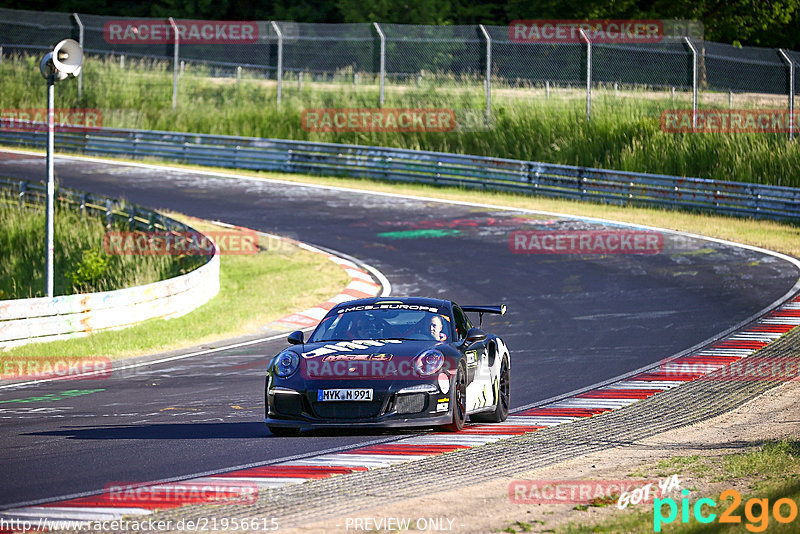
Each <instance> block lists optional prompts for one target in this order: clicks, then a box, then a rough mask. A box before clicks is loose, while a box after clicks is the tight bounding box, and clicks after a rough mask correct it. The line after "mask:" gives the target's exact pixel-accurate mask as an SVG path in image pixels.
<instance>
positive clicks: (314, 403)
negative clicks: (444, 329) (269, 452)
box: [265, 382, 453, 428]
mask: <svg viewBox="0 0 800 534" xmlns="http://www.w3.org/2000/svg"><path fill="white" fill-rule="evenodd" d="M315 387H317V389H307V390H302V391H301V390H295V389H292V388H289V387H281V386H274V385H273V387H268V388H267V389H266V391H265V404H266V414H265V423H266V424H267V425H269V426H275V427H291V428H321V427H329V428H337V427H338V428H341V427H359V428H363V427H374V428H391V427H431V426H438V425H446V424H448V423H450V422H452V420H453V415H452V413H453V412H452V402H451V401H450V395H449V392H448V393H447V394H443V393H441V391H439V389H438V388H436V387H435V386H433V385H432V384H420V383H419V382H417V383H416V384H398V385H390V386H388V387H385V388H383V389H378V388H376V387H375V384H371V385H367V386H366V387H372V389H373V400H371V401H318V400H317V398H318V397H317V395H318V391H319V390H320V389H329V388H331V387H336V388H341V387H343V386H342V384H341V382H338V383H335V384H318V385H317V384H315ZM346 387H365V385H364V384H359V385H350V384H348V385H347V386H346Z"/></svg>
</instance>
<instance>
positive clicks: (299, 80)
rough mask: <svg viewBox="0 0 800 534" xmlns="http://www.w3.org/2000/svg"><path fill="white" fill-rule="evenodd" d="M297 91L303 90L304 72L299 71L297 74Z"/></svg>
mask: <svg viewBox="0 0 800 534" xmlns="http://www.w3.org/2000/svg"><path fill="white" fill-rule="evenodd" d="M297 91H298V92H303V73H302V72H299V73H298V74H297Z"/></svg>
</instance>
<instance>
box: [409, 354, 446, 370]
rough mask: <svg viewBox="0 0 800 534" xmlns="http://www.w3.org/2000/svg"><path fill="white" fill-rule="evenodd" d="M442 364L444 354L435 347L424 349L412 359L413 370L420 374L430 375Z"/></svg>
mask: <svg viewBox="0 0 800 534" xmlns="http://www.w3.org/2000/svg"><path fill="white" fill-rule="evenodd" d="M443 364H444V354H442V353H441V352H440V351H438V350H435V349H430V350H426V351H425V352H423V353H422V354H420V355H419V356H417V358H416V359H415V360H414V370H415V371H416V372H417V374H420V375H424V376H427V375H432V374H434V373H436V372H437V371H439V369H441V368H442V365H443Z"/></svg>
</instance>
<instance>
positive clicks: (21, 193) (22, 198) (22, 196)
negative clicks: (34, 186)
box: [19, 180, 28, 209]
mask: <svg viewBox="0 0 800 534" xmlns="http://www.w3.org/2000/svg"><path fill="white" fill-rule="evenodd" d="M27 190H28V186H27V184H26V183H25V182H23V181H22V180H20V181H19V207H20V209H22V208H23V207H25V192H26V191H27Z"/></svg>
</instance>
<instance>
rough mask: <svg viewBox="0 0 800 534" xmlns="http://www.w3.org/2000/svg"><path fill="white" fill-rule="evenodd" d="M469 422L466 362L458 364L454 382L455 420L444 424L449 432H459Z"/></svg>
mask: <svg viewBox="0 0 800 534" xmlns="http://www.w3.org/2000/svg"><path fill="white" fill-rule="evenodd" d="M466 422H467V371H466V369H465V368H464V362H461V363H459V364H458V371H456V379H455V382H454V383H453V422H452V423H450V424H449V425H444V429H445V430H447V431H448V432H459V431H460V430H461V429H462V428H464V423H466Z"/></svg>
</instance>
